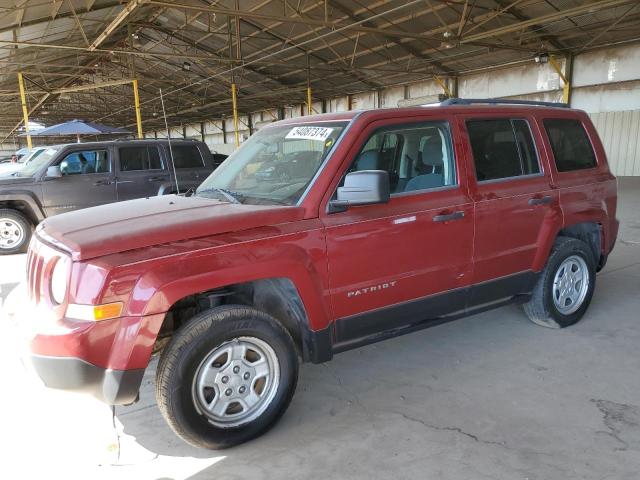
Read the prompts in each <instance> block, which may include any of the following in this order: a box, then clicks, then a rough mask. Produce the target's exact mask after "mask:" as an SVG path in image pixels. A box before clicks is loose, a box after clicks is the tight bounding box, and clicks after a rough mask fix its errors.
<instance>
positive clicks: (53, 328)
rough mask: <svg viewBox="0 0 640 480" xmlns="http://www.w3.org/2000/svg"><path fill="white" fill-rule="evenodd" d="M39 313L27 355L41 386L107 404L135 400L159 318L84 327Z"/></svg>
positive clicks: (85, 324)
mask: <svg viewBox="0 0 640 480" xmlns="http://www.w3.org/2000/svg"><path fill="white" fill-rule="evenodd" d="M44 313H46V312H44ZM44 313H43V312H42V311H40V312H38V311H37V310H36V311H35V312H33V313H32V315H33V316H32V317H31V322H30V323H31V324H32V325H33V327H34V328H33V331H32V335H31V339H30V350H31V360H32V364H33V367H34V370H35V371H36V373H37V374H38V376H39V377H40V378H41V380H42V381H43V382H44V384H45V385H46V386H47V387H51V388H57V389H62V390H71V391H75V392H85V393H89V394H91V395H93V396H95V397H96V398H98V399H100V400H102V401H103V402H105V403H108V404H111V405H123V404H128V403H132V402H133V401H135V399H136V397H137V395H138V390H139V388H140V384H141V382H142V377H143V375H144V371H145V369H146V367H147V365H148V363H149V359H150V358H151V352H152V350H153V345H154V343H155V340H156V337H157V334H158V331H159V330H160V326H161V325H162V321H163V319H164V314H157V315H147V316H141V317H120V318H115V319H112V320H105V321H99V322H88V321H78V320H73V319H68V318H62V319H59V320H54V319H52V318H44V317H45V315H44Z"/></svg>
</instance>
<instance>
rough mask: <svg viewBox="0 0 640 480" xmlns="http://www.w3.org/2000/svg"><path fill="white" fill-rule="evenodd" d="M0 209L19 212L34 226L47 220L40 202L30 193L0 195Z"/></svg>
mask: <svg viewBox="0 0 640 480" xmlns="http://www.w3.org/2000/svg"><path fill="white" fill-rule="evenodd" d="M0 208H9V209H12V210H17V211H19V212H20V213H22V214H24V215H25V216H26V217H27V218H28V219H29V220H30V221H31V223H32V224H33V226H36V225H37V224H38V223H40V222H41V221H42V220H44V218H45V215H44V212H43V211H42V209H41V208H40V205H39V204H38V202H37V201H36V200H35V199H34V198H33V197H32V196H31V195H30V194H28V193H12V194H3V195H0Z"/></svg>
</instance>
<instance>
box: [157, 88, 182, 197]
mask: <svg viewBox="0 0 640 480" xmlns="http://www.w3.org/2000/svg"><path fill="white" fill-rule="evenodd" d="M158 90H160V103H161V104H162V115H163V116H164V126H165V128H166V129H167V141H168V142H169V156H170V157H171V166H172V167H173V179H174V180H175V182H176V193H177V194H178V195H180V187H179V186H178V174H177V173H176V164H175V162H174V161H173V150H172V148H171V132H170V131H169V124H168V123H167V112H166V111H165V109H164V98H163V97H162V89H161V88H159V89H158Z"/></svg>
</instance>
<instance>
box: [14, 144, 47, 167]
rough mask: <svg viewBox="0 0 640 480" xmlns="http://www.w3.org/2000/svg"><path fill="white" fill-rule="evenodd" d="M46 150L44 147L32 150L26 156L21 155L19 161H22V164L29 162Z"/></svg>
mask: <svg viewBox="0 0 640 480" xmlns="http://www.w3.org/2000/svg"><path fill="white" fill-rule="evenodd" d="M44 151H45V149H44V148H37V149H35V150H31V151H30V152H29V153H27V154H26V155H25V156H24V157H20V159H19V160H18V163H22V164H25V163H29V162H30V161H31V160H33V159H34V158H36V157H37V156H38V155H40V154H41V153H42V152H44Z"/></svg>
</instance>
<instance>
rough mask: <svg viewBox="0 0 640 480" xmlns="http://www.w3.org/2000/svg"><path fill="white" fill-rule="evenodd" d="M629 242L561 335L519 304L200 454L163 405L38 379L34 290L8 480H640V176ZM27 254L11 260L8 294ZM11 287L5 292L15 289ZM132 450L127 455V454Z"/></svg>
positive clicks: (12, 343)
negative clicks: (29, 358)
mask: <svg viewBox="0 0 640 480" xmlns="http://www.w3.org/2000/svg"><path fill="white" fill-rule="evenodd" d="M620 183H621V187H622V192H621V197H620V218H621V219H622V225H621V229H620V237H619V238H620V242H619V243H618V245H617V246H616V250H615V251H614V254H613V255H612V256H611V258H610V260H609V263H608V265H607V267H606V269H605V270H604V271H603V272H601V273H600V274H599V275H598V278H597V283H598V285H597V287H596V293H595V296H594V299H593V302H592V304H591V307H590V309H589V311H588V313H587V315H586V316H585V318H584V319H583V321H582V322H580V323H579V324H578V325H575V326H574V327H572V328H569V329H565V330H560V331H558V330H550V329H545V328H541V327H537V326H535V325H533V324H531V323H530V322H528V321H527V320H526V319H525V317H524V316H523V314H522V313H521V312H520V311H519V309H518V308H517V307H515V306H509V307H505V308H501V309H499V310H495V311H493V312H486V313H483V314H481V315H476V316H474V317H470V318H466V319H462V320H459V321H456V322H453V323H449V324H446V325H441V326H439V327H435V328H433V329H430V330H425V331H422V332H417V333H414V334H411V335H408V336H405V337H401V338H397V339H393V340H389V341H386V342H383V343H379V344H376V345H371V346H369V347H365V348H361V349H358V350H354V351H350V352H346V353H343V354H340V355H337V356H336V358H335V359H334V360H333V361H332V362H331V363H330V364H327V365H304V366H303V367H302V369H301V377H300V382H299V385H298V390H297V392H296V395H295V397H294V399H293V402H292V404H291V407H290V408H289V410H288V412H287V413H286V415H285V416H284V417H283V419H282V420H281V422H280V423H279V424H278V425H277V426H276V427H275V428H274V429H273V430H272V431H270V432H269V433H268V434H267V435H265V436H263V437H262V438H260V439H257V440H255V441H254V442H251V443H249V444H246V445H242V446H240V447H237V448H233V449H230V450H225V451H221V452H208V451H202V450H198V449H195V448H192V447H190V446H188V445H185V444H184V443H183V442H182V441H180V440H179V439H178V438H177V437H176V436H175V435H174V434H173V433H172V432H171V431H170V429H169V428H168V427H167V425H166V424H165V423H164V421H163V419H162V417H161V416H160V413H159V411H158V409H157V407H156V406H155V399H154V389H153V382H154V373H155V367H156V361H155V360H154V361H153V362H152V364H151V365H150V368H149V370H148V372H147V374H146V375H145V378H144V381H143V386H142V390H141V396H140V402H139V403H137V404H136V405H133V406H131V407H118V408H117V409H116V417H115V427H114V423H113V422H114V419H113V418H112V415H111V411H110V409H109V408H108V407H106V406H104V405H102V404H99V403H97V402H95V401H93V400H92V399H91V398H88V397H84V396H81V395H72V394H68V393H65V392H56V391H50V390H46V389H44V388H42V386H41V385H39V384H38V382H36V381H34V380H33V378H32V377H30V376H29V375H27V374H26V373H25V368H24V366H23V364H22V363H21V361H20V356H21V355H22V354H24V349H23V347H22V344H21V343H20V339H21V338H23V337H24V336H26V335H27V333H28V328H27V326H25V325H22V324H20V323H19V322H17V321H16V319H15V317H13V316H12V315H10V312H11V311H19V310H20V306H21V302H22V300H21V299H22V297H21V291H20V290H21V286H18V287H17V289H15V290H14V291H13V293H12V294H11V295H9V297H7V298H6V300H7V303H6V304H5V308H4V313H3V315H1V316H0V317H1V318H0V321H1V322H2V325H3V335H2V336H0V378H2V379H3V381H4V385H5V386H11V388H8V387H3V395H1V396H0V425H1V426H2V433H3V449H2V456H3V462H2V466H0V472H1V474H0V475H2V477H3V478H11V479H14V478H47V479H65V480H67V479H75V478H78V479H83V480H84V479H86V478H91V479H101V478H113V477H116V476H117V477H118V478H119V479H136V480H144V479H150V480H151V479H167V478H170V479H174V480H180V479H205V478H213V477H215V478H221V479H240V478H250V479H252V480H259V479H277V478H308V479H314V478H318V479H325V478H349V479H370V478H381V479H382V478H385V479H386V478H389V477H391V478H394V479H405V478H406V479H414V478H437V479H444V480H462V479H464V480H467V479H474V480H478V479H491V480H495V479H505V480H507V479H508V480H511V479H521V480H524V479H529V480H551V479H563V480H567V479H588V480H603V479H615V480H621V479H622V480H637V478H638V472H639V471H640V407H639V405H640V400H639V399H640V382H638V372H639V371H640V353H638V345H639V344H640V324H639V320H640V318H639V317H638V311H640V295H639V293H640V228H637V227H636V226H638V225H640V179H633V180H626V179H623V180H621V182H620ZM23 262H24V257H23V256H15V257H12V258H10V259H9V258H2V259H0V286H2V294H1V295H0V296H2V297H6V290H7V289H8V288H10V287H11V286H12V285H11V284H15V283H17V282H19V281H20V280H21V275H22V271H23ZM5 287H6V288H5ZM118 444H119V447H118Z"/></svg>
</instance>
